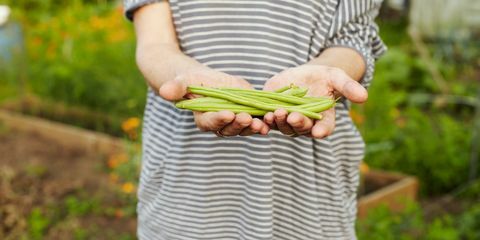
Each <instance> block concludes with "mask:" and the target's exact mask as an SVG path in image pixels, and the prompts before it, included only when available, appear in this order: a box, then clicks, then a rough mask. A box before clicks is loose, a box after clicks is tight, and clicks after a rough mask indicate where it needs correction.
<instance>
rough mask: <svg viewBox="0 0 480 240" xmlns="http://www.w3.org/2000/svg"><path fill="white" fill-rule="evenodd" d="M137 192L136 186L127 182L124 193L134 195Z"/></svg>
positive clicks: (123, 189)
mask: <svg viewBox="0 0 480 240" xmlns="http://www.w3.org/2000/svg"><path fill="white" fill-rule="evenodd" d="M134 191H135V185H133V183H131V182H126V183H124V184H123V185H122V192H124V193H128V194H130V193H133V192H134Z"/></svg>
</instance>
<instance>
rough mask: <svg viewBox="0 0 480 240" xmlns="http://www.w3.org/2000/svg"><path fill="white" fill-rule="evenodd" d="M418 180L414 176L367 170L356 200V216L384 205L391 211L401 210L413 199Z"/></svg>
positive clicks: (362, 215)
mask: <svg viewBox="0 0 480 240" xmlns="http://www.w3.org/2000/svg"><path fill="white" fill-rule="evenodd" d="M417 192H418V180H417V179H416V178H415V177H411V176H406V175H402V174H398V173H392V172H384V171H369V172H367V173H365V174H364V176H363V188H361V190H360V193H359V195H360V198H359V200H358V216H359V217H360V218H362V217H366V216H367V215H368V212H369V211H370V210H371V209H374V208H376V207H379V206H382V205H384V206H386V207H388V208H389V209H391V210H392V211H401V210H403V209H404V208H405V207H406V206H407V204H408V203H410V202H412V201H415V200H416V198H417Z"/></svg>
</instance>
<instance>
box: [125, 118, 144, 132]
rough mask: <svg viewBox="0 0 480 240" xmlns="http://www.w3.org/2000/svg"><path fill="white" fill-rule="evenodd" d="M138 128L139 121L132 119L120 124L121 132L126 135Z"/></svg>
mask: <svg viewBox="0 0 480 240" xmlns="http://www.w3.org/2000/svg"><path fill="white" fill-rule="evenodd" d="M138 126H140V119H139V118H136V117H132V118H129V119H127V120H125V121H124V122H123V123H122V130H123V131H124V132H126V133H129V132H132V131H134V130H136V129H137V128H138Z"/></svg>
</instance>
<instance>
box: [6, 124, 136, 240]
mask: <svg viewBox="0 0 480 240" xmlns="http://www.w3.org/2000/svg"><path fill="white" fill-rule="evenodd" d="M2 117H5V116H2ZM18 119H19V118H16V120H18ZM38 121H40V120H37V119H35V120H31V119H29V118H27V119H24V121H23V122H21V123H20V122H18V123H16V124H17V126H18V124H25V125H29V124H33V125H31V127H32V128H34V127H38V126H42V125H35V124H37V123H38ZM41 122H42V121H41ZM10 123H12V122H10ZM1 124H2V123H1V121H0V127H1V128H0V129H1V130H0V143H1V144H0V152H1V153H2V157H1V158H0V159H1V160H0V196H1V197H0V239H5V240H9V239H12V240H13V239H54V240H55V239H59V240H60V239H61V240H68V239H134V237H135V228H136V222H135V216H134V214H127V213H126V211H125V209H132V208H134V203H131V202H129V201H125V199H124V196H122V195H124V193H123V192H121V190H119V189H118V188H117V187H116V186H115V185H114V184H113V183H112V181H111V179H110V178H109V175H108V173H107V171H106V170H105V168H106V167H105V161H104V159H105V158H104V156H103V155H102V154H98V153H97V154H94V153H91V152H89V151H87V150H86V149H85V148H83V147H82V146H75V145H69V146H67V145H66V144H65V143H64V142H59V141H57V140H54V139H52V138H50V137H47V136H45V132H44V131H42V130H40V131H37V132H35V131H23V130H27V129H26V128H23V129H18V130H15V129H12V128H9V127H7V126H5V125H1ZM11 126H13V125H11ZM40 128H41V127H40ZM51 129H52V128H45V130H48V131H51ZM57 131H58V130H57ZM79 136H82V135H79ZM132 194H133V193H132ZM132 204H133V206H131V205H132Z"/></svg>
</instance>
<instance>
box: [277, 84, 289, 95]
mask: <svg viewBox="0 0 480 240" xmlns="http://www.w3.org/2000/svg"><path fill="white" fill-rule="evenodd" d="M290 88H292V85H290V86H285V87H282V88H279V89H277V90H275V91H273V92H276V93H282V92H285V91H287V90H288V89H290Z"/></svg>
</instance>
